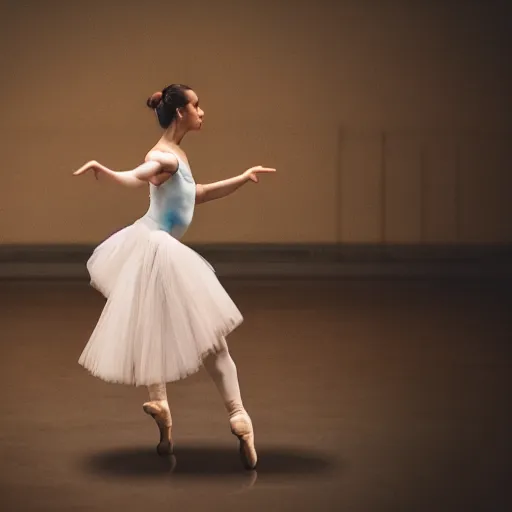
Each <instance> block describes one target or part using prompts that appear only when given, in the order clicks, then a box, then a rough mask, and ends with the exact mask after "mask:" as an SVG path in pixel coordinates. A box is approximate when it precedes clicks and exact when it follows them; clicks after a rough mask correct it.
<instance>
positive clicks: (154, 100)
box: [146, 91, 163, 109]
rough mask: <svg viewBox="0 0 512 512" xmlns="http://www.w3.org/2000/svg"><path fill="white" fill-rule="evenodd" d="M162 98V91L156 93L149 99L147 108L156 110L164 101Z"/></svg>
mask: <svg viewBox="0 0 512 512" xmlns="http://www.w3.org/2000/svg"><path fill="white" fill-rule="evenodd" d="M162 96H163V95H162V91H158V92H155V93H154V94H152V95H151V96H150V97H149V98H148V101H147V102H146V104H147V106H148V107H149V108H152V109H155V108H156V107H158V105H159V104H160V102H161V101H162Z"/></svg>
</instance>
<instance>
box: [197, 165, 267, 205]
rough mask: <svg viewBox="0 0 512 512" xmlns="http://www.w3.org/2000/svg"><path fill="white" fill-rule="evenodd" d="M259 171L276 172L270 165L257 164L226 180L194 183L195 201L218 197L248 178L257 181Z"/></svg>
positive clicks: (231, 190) (200, 201) (236, 188)
mask: <svg viewBox="0 0 512 512" xmlns="http://www.w3.org/2000/svg"><path fill="white" fill-rule="evenodd" d="M260 172H276V170H275V169H273V168H270V167H262V166H261V165H257V166H256V167H251V168H250V169H247V171H245V172H244V173H243V174H240V175H239V176H235V177H234V178H229V179H227V180H222V181H216V182H215V183H208V184H205V185H200V184H198V185H196V203H198V204H200V203H206V202H207V201H212V200H213V199H220V198H221V197H226V196H227V195H229V194H232V193H233V192H235V190H238V189H239V188H240V187H241V186H242V185H244V184H245V183H247V182H248V181H249V180H250V181H254V182H255V183H258V176H257V174H258V173H260Z"/></svg>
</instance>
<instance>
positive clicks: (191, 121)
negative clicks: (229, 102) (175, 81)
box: [182, 90, 204, 130]
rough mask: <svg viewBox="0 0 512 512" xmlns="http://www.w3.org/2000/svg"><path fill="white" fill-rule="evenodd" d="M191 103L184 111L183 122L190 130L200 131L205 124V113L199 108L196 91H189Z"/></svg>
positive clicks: (187, 93)
mask: <svg viewBox="0 0 512 512" xmlns="http://www.w3.org/2000/svg"><path fill="white" fill-rule="evenodd" d="M186 95H187V96H188V99H189V102H188V103H187V105H186V106H185V107H184V108H183V109H182V114H183V120H184V121H185V122H186V125H187V128H188V129H189V130H200V129H201V126H202V124H203V117H204V111H203V110H202V109H201V107H200V106H199V98H198V97H197V94H196V93H195V92H194V91H191V90H189V91H187V92H186Z"/></svg>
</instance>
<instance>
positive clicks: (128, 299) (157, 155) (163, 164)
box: [73, 84, 275, 469]
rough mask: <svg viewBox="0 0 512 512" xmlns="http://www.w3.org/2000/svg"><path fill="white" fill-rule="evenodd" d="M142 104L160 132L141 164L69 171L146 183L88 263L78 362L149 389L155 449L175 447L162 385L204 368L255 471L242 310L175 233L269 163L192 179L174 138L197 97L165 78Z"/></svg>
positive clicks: (199, 115) (192, 118) (193, 116)
mask: <svg viewBox="0 0 512 512" xmlns="http://www.w3.org/2000/svg"><path fill="white" fill-rule="evenodd" d="M147 106H148V107H149V108H151V109H153V110H154V111H155V113H156V116H157V118H158V122H159V124H160V126H161V128H162V129H163V134H162V136H161V138H160V139H159V140H158V142H157V143H156V144H155V145H154V147H153V148H151V150H150V151H149V152H148V153H147V155H146V157H145V159H144V162H143V163H142V164H140V165H139V166H138V167H136V168H134V169H132V170H129V171H122V172H121V171H114V170H112V169H109V168H108V167H106V166H105V165H102V164H100V163H99V162H97V161H95V160H92V161H90V162H87V163H86V164H85V165H83V166H82V167H80V169H78V170H76V171H75V172H74V173H73V174H74V175H75V176H80V175H83V174H86V173H91V172H92V173H94V175H95V177H96V179H98V178H100V177H105V178H107V179H110V180H111V181H113V182H115V183H118V184H120V185H123V186H127V187H141V186H149V190H150V203H149V208H148V210H147V212H146V213H145V214H144V215H143V216H142V217H140V218H138V219H137V220H136V221H135V222H134V223H133V224H131V225H129V226H126V227H124V228H122V229H120V230H119V231H117V232H116V233H114V234H113V235H111V236H110V237H108V238H107V239H106V240H104V241H103V242H102V243H101V244H100V245H98V246H97V247H96V248H95V249H94V251H93V253H92V255H91V257H90V258H89V260H88V261H87V269H88V272H89V275H90V283H91V286H93V287H94V288H95V289H96V290H98V291H99V292H100V293H101V294H102V295H103V296H104V297H105V298H106V304H105V307H104V308H103V311H102V313H101V315H100V318H99V320H98V322H97V324H96V326H95V328H94V330H93V332H92V334H91V336H90V338H89V341H88V342H87V344H86V346H85V348H84V350H83V352H82V354H81V355H80V358H79V361H78V362H79V364H80V365H82V366H83V367H84V368H85V369H86V370H88V371H89V372H90V373H91V374H92V375H94V376H96V377H98V378H100V379H102V380H104V381H107V382H115V383H121V384H127V385H135V386H146V387H147V389H148V393H149V401H147V402H145V403H144V404H143V410H144V412H146V413H147V414H149V415H151V416H152V417H153V418H154V420H155V422H156V424H157V426H158V429H159V433H160V440H159V443H158V445H157V452H158V454H160V455H170V454H172V453H173V448H174V447H173V440H172V432H171V430H172V415H171V411H170V407H169V402H168V399H167V389H166V384H167V383H170V382H174V381H177V380H179V379H183V378H186V377H187V376H189V375H191V374H192V373H194V372H196V371H198V370H199V369H200V368H201V367H202V366H204V368H205V369H206V370H207V372H208V373H209V375H210V376H211V378H212V380H213V382H214V383H215V385H216V387H217V389H218V391H219V393H220V395H221V397H222V400H223V403H224V406H225V408H226V410H227V413H228V419H229V424H230V428H231V432H232V433H233V434H234V435H235V436H236V437H237V438H238V439H239V450H240V455H241V458H242V462H243V464H244V466H245V467H246V468H247V469H254V468H255V467H256V464H257V453H256V448H255V442H254V427H253V423H252V420H251V417H250V416H249V414H248V412H247V410H246V409H245V407H244V404H243V402H242V398H241V393H240V386H239V382H238V375H237V368H236V365H235V363H234V361H233V358H232V357H231V354H230V352H229V349H228V345H227V341H226V337H227V336H228V335H229V334H230V333H231V332H232V331H233V330H234V329H235V328H236V327H238V326H239V325H240V324H241V323H242V321H243V317H242V315H241V313H240V311H239V310H238V308H237V306H236V305H235V304H234V302H233V301H232V299H231V298H230V297H229V295H228V294H227V292H226V291H225V290H224V288H223V287H222V285H221V284H220V282H219V281H218V279H217V277H216V275H215V272H214V270H213V268H212V267H211V265H210V264H209V263H208V262H207V261H206V260H205V259H204V258H203V257H201V256H200V255H199V254H197V253H196V252H195V251H193V250H192V249H191V248H189V247H187V246H186V245H185V244H183V243H182V242H181V241H180V239H181V237H182V236H183V235H184V233H185V232H186V230H187V228H188V227H189V225H190V223H191V221H192V217H193V213H194V207H195V205H196V204H201V203H205V202H208V201H212V200H215V199H219V198H222V197H225V196H227V195H229V194H231V193H233V192H235V191H236V190H238V189H239V188H240V187H241V186H242V185H244V184H245V183H248V182H250V181H252V182H255V183H257V182H258V181H259V179H258V175H259V174H261V173H273V172H275V169H274V168H269V167H263V166H260V165H258V166H255V167H251V168H250V169H247V170H246V171H245V172H243V173H242V174H240V175H238V176H235V177H233V178H229V179H226V180H222V181H218V182H215V183H209V184H204V185H202V184H196V183H195V181H194V178H193V175H192V172H191V168H190V165H189V163H188V158H187V156H186V153H185V152H184V151H183V150H182V148H181V142H182V141H183V138H184V137H185V135H186V134H187V133H189V132H192V131H198V130H200V129H201V126H202V124H203V117H204V111H203V110H202V108H201V107H200V106H199V98H198V96H197V94H196V93H195V92H194V90H193V89H192V88H190V87H188V86H186V85H181V84H172V85H169V86H167V87H165V88H164V89H163V90H162V91H159V92H156V93H154V94H153V95H152V96H151V97H150V98H148V100H147Z"/></svg>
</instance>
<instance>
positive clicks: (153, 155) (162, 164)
mask: <svg viewBox="0 0 512 512" xmlns="http://www.w3.org/2000/svg"><path fill="white" fill-rule="evenodd" d="M177 169H178V160H177V158H176V157H175V156H174V155H172V154H170V153H165V152H163V151H151V152H150V153H149V154H148V156H147V159H146V161H145V162H144V163H143V164H141V165H139V166H138V167H135V169H131V170H129V171H114V170H112V169H109V168H108V167H106V166H105V165H102V164H100V163H99V162H97V161H96V160H91V161H90V162H87V163H86V164H85V165H83V166H82V167H80V169H78V170H76V171H75V172H74V173H73V175H74V176H80V175H81V174H84V173H86V172H87V171H93V172H94V176H95V178H96V179H98V178H99V176H100V175H102V176H106V177H107V178H109V179H110V181H113V182H114V183H118V184H120V185H124V186H125V187H131V188H137V187H140V186H143V185H146V184H147V183H148V182H150V183H153V185H160V184H161V183H163V182H164V181H166V180H167V179H169V177H170V176H172V175H173V174H174V173H175V172H176V170H177Z"/></svg>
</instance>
